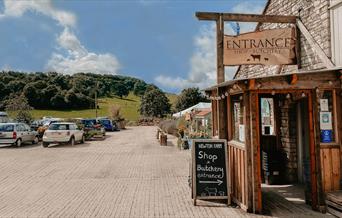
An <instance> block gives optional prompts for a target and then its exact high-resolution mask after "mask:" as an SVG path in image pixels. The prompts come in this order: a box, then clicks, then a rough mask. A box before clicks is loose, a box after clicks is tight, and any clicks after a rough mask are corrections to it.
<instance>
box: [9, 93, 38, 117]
mask: <svg viewBox="0 0 342 218" xmlns="http://www.w3.org/2000/svg"><path fill="white" fill-rule="evenodd" d="M5 104H6V111H10V112H14V113H16V115H15V119H16V120H17V121H18V122H24V123H31V122H32V120H33V117H32V115H31V110H32V109H33V108H32V107H31V106H30V105H29V104H28V101H27V98H26V97H25V95H23V94H20V95H16V94H12V95H11V97H10V98H9V99H8V100H6V102H5Z"/></svg>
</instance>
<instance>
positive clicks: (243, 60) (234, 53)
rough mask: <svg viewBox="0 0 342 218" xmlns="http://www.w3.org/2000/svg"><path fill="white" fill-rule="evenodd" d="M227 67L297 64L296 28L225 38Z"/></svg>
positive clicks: (224, 61) (225, 63)
mask: <svg viewBox="0 0 342 218" xmlns="http://www.w3.org/2000/svg"><path fill="white" fill-rule="evenodd" d="M223 45H224V46H223V48H224V52H223V53H224V60H223V63H224V65H226V66H232V65H243V64H262V65H279V64H281V65H289V64H296V62H297V59H296V31H295V29H294V28H284V29H272V30H263V31H258V32H251V33H245V34H241V35H238V36H228V35H225V36H224V44H223Z"/></svg>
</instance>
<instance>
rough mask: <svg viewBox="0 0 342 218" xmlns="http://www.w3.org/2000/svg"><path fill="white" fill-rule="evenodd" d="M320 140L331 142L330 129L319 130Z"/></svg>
mask: <svg viewBox="0 0 342 218" xmlns="http://www.w3.org/2000/svg"><path fill="white" fill-rule="evenodd" d="M321 142H324V143H328V142H332V130H321Z"/></svg>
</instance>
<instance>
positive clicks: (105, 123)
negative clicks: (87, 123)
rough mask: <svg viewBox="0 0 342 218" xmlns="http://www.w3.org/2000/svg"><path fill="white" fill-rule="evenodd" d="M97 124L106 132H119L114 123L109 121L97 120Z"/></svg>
mask: <svg viewBox="0 0 342 218" xmlns="http://www.w3.org/2000/svg"><path fill="white" fill-rule="evenodd" d="M99 122H100V123H101V124H102V125H103V127H104V128H105V130H106V131H118V130H119V128H118V126H117V124H116V122H113V121H111V120H110V119H99Z"/></svg>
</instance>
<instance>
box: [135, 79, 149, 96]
mask: <svg viewBox="0 0 342 218" xmlns="http://www.w3.org/2000/svg"><path fill="white" fill-rule="evenodd" d="M145 91H146V83H145V82H144V81H137V82H136V83H135V84H134V88H133V94H134V95H137V96H143V95H144V94H145Z"/></svg>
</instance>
